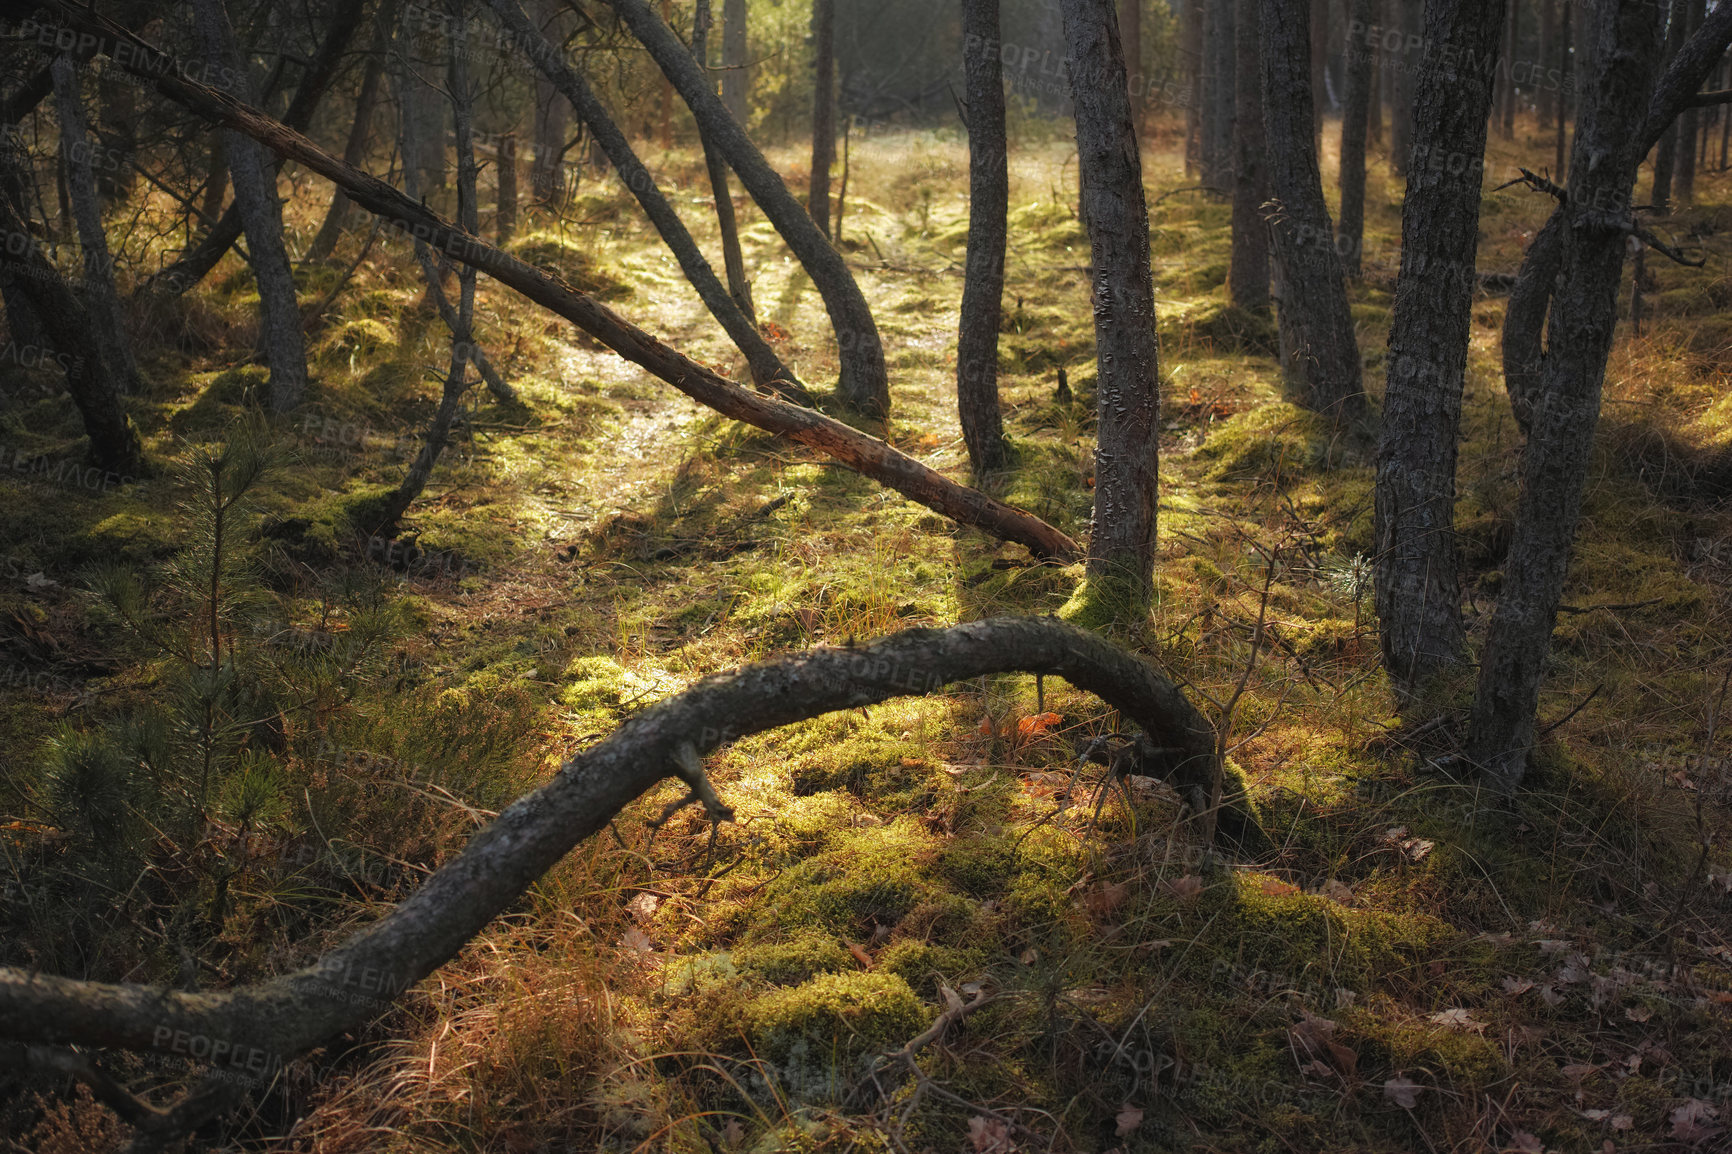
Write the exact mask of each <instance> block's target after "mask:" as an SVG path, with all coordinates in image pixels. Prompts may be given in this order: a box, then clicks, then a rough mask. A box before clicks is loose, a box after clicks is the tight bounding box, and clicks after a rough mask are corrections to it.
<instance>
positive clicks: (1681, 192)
mask: <svg viewBox="0 0 1732 1154" xmlns="http://www.w3.org/2000/svg"><path fill="white" fill-rule="evenodd" d="M1705 7H1706V6H1705V5H1704V3H1703V0H1686V2H1685V8H1684V13H1685V15H1686V16H1687V17H1688V19H1689V29H1688V31H1687V32H1686V35H1688V33H1689V32H1694V31H1695V30H1696V29H1697V28H1699V27H1701V25H1702V18H1703V16H1704V15H1705V14H1706V11H1705ZM1701 117H1702V114H1701V113H1700V112H1699V111H1697V109H1696V107H1695V106H1694V105H1692V106H1690V107H1689V108H1686V109H1685V110H1684V112H1683V115H1681V116H1679V117H1678V143H1677V162H1676V163H1677V168H1676V174H1675V175H1674V177H1673V182H1674V183H1673V188H1672V191H1673V195H1674V197H1675V198H1676V199H1677V201H1678V204H1679V205H1680V206H1681V207H1685V208H1687V207H1689V206H1690V205H1691V204H1693V203H1694V202H1695V200H1696V151H1697V148H1698V145H1699V142H1700V140H1701V135H1702V133H1701V123H1702V119H1701Z"/></svg>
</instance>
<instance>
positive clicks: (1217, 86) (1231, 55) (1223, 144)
mask: <svg viewBox="0 0 1732 1154" xmlns="http://www.w3.org/2000/svg"><path fill="white" fill-rule="evenodd" d="M1233 8H1234V0H1205V8H1204V13H1205V23H1204V25H1203V152H1202V159H1203V163H1202V176H1203V183H1204V184H1206V185H1208V186H1209V187H1210V188H1212V189H1215V190H1216V191H1219V192H1225V191H1226V190H1227V189H1228V188H1229V186H1230V185H1231V183H1232V180H1233V118H1234V108H1235V106H1236V104H1237V92H1236V90H1235V87H1234V81H1233V73H1234V71H1235V68H1234V64H1235V57H1236V55H1237V52H1238V48H1237V45H1236V43H1235V41H1234V37H1233Z"/></svg>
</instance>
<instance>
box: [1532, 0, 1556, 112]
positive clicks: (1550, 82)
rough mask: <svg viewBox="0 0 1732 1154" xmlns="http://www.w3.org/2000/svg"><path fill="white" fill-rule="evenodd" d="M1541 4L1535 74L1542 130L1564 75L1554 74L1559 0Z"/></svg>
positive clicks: (1546, 1) (1548, 0)
mask: <svg viewBox="0 0 1732 1154" xmlns="http://www.w3.org/2000/svg"><path fill="white" fill-rule="evenodd" d="M1539 5H1540V40H1539V44H1538V45H1537V46H1536V47H1535V51H1534V61H1535V63H1536V65H1537V67H1538V72H1537V73H1536V75H1535V76H1534V81H1533V83H1534V117H1535V119H1536V120H1537V121H1538V123H1539V129H1540V131H1541V132H1544V131H1545V128H1546V125H1547V124H1550V123H1551V117H1552V102H1553V101H1554V100H1556V99H1557V92H1558V89H1557V87H1555V86H1554V85H1558V84H1561V81H1562V77H1561V75H1560V76H1558V77H1554V76H1553V75H1552V43H1553V41H1555V40H1556V39H1557V35H1558V23H1557V6H1558V0H1539Z"/></svg>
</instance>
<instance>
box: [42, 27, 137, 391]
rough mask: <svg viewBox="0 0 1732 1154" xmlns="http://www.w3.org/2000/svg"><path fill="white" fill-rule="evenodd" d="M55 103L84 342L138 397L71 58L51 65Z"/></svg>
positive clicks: (119, 382) (117, 382)
mask: <svg viewBox="0 0 1732 1154" xmlns="http://www.w3.org/2000/svg"><path fill="white" fill-rule="evenodd" d="M54 103H55V105H56V106H57V111H58V112H59V114H60V117H59V118H60V151H61V154H62V155H64V156H66V157H67V158H68V161H67V166H66V183H67V187H68V190H69V191H70V194H71V199H72V215H73V217H74V219H76V220H77V222H78V241H79V249H80V252H81V255H82V257H83V259H82V261H81V262H80V269H81V271H82V272H83V274H84V304H85V316H86V317H88V318H89V321H90V333H89V337H88V341H89V343H91V344H93V345H94V346H95V347H96V348H97V349H98V350H99V351H100V353H101V354H102V359H103V362H104V363H105V364H107V366H108V368H109V371H110V372H111V373H112V374H113V376H114V382H115V386H116V387H117V388H119V389H120V391H121V392H123V393H136V392H138V391H139V379H138V365H137V364H136V363H135V362H134V361H133V359H132V341H131V339H130V338H128V336H127V333H126V318H125V317H124V316H123V315H122V313H121V310H120V296H119V294H118V293H116V292H115V290H114V259H113V257H111V256H110V255H109V252H108V236H107V233H106V232H105V231H104V230H103V226H102V205H101V203H100V202H99V201H98V199H97V191H96V172H95V169H96V167H97V166H96V164H95V163H94V160H93V154H92V143H91V140H90V137H89V136H88V135H86V133H85V127H84V104H83V99H82V96H81V94H80V92H79V84H78V73H77V71H76V69H75V68H74V66H73V63H72V58H71V57H69V56H61V57H60V58H59V59H57V60H56V61H55V62H54Z"/></svg>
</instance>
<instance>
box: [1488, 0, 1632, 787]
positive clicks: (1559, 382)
mask: <svg viewBox="0 0 1732 1154" xmlns="http://www.w3.org/2000/svg"><path fill="white" fill-rule="evenodd" d="M1591 19H1592V20H1593V24H1592V32H1593V35H1594V38H1595V40H1596V41H1597V42H1598V45H1597V46H1598V48H1599V52H1598V57H1597V58H1598V61H1599V67H1598V69H1597V70H1596V71H1597V75H1596V76H1595V78H1594V81H1593V83H1592V85H1591V87H1589V88H1588V89H1587V90H1586V91H1585V92H1583V93H1582V96H1581V105H1580V112H1579V114H1578V117H1577V127H1576V142H1575V155H1576V156H1577V157H1580V158H1582V163H1575V162H1573V161H1572V163H1571V165H1570V181H1569V185H1568V190H1567V195H1566V199H1565V200H1564V202H1563V204H1562V205H1561V206H1560V208H1559V209H1558V211H1559V212H1560V213H1561V214H1562V215H1563V218H1564V224H1563V227H1562V228H1561V229H1560V232H1559V236H1560V238H1561V242H1562V245H1561V248H1562V251H1561V261H1560V275H1559V277H1558V278H1557V282H1556V284H1557V288H1556V291H1555V293H1554V295H1553V297H1552V306H1551V325H1550V328H1551V333H1550V341H1549V347H1548V349H1547V351H1546V357H1545V369H1544V377H1543V381H1542V383H1541V387H1540V395H1539V398H1538V401H1537V403H1536V404H1535V405H1534V407H1533V431H1532V433H1531V434H1530V435H1529V436H1528V440H1527V446H1526V449H1525V450H1524V451H1523V453H1522V465H1521V477H1522V487H1521V495H1520V497H1519V498H1518V499H1517V502H1516V520H1515V528H1514V531H1513V533H1512V534H1511V537H1510V545H1509V555H1508V557H1507V559H1506V561H1505V563H1504V581H1503V586H1502V588H1501V589H1500V590H1499V593H1498V602H1497V608H1496V610H1495V611H1494V612H1493V614H1492V620H1491V625H1490V627H1489V629H1488V630H1487V633H1486V647H1485V652H1484V653H1483V654H1482V655H1481V659H1480V676H1479V691H1478V694H1477V695H1476V697H1475V698H1474V704H1473V713H1472V716H1471V719H1470V721H1469V727H1468V734H1467V740H1466V743H1465V752H1466V755H1467V758H1468V759H1469V761H1471V762H1472V763H1473V764H1475V765H1476V766H1478V767H1479V768H1480V770H1481V771H1482V772H1483V773H1484V774H1485V776H1486V780H1487V782H1488V783H1489V784H1490V786H1491V787H1492V789H1493V790H1495V791H1497V792H1499V793H1504V794H1508V793H1512V792H1513V791H1514V790H1515V789H1516V788H1517V787H1518V786H1519V785H1520V784H1521V780H1522V776H1523V774H1524V772H1525V771H1526V768H1527V760H1528V753H1529V751H1530V750H1531V748H1532V746H1533V743H1534V715H1535V711H1536V709H1537V708H1538V705H1539V690H1540V683H1541V680H1542V677H1543V675H1544V670H1545V663H1546V658H1547V656H1548V654H1549V653H1550V652H1551V637H1552V629H1553V626H1554V625H1555V623H1556V621H1557V610H1558V604H1559V602H1560V600H1561V599H1562V596H1563V587H1564V579H1565V576H1566V574H1567V572H1568V568H1569V552H1570V545H1571V542H1572V541H1573V540H1574V538H1575V532H1576V525H1577V522H1578V520H1579V518H1580V514H1581V507H1582V492H1583V489H1584V488H1585V486H1586V482H1587V475H1588V465H1589V458H1590V455H1591V453H1592V451H1593V441H1594V430H1595V427H1596V426H1597V425H1598V422H1599V416H1600V389H1601V385H1602V382H1603V381H1604V378H1605V371H1606V358H1607V356H1608V354H1609V353H1610V351H1611V346H1612V335H1613V331H1614V329H1615V328H1616V325H1617V319H1618V313H1617V309H1618V283H1619V280H1620V279H1621V276H1622V273H1623V265H1624V249H1625V242H1626V237H1627V236H1628V235H1629V232H1628V230H1629V227H1630V225H1631V220H1630V214H1629V210H1628V208H1627V207H1625V206H1628V205H1629V204H1630V203H1631V201H1630V196H1631V193H1632V192H1633V191H1634V188H1635V183H1636V170H1637V166H1638V165H1639V164H1640V163H1641V161H1642V158H1643V156H1644V154H1645V153H1646V152H1647V147H1646V144H1645V142H1643V141H1642V140H1641V136H1642V128H1643V125H1644V120H1645V118H1644V111H1645V105H1646V103H1647V101H1646V97H1647V96H1648V94H1649V93H1650V92H1652V91H1653V89H1654V73H1655V71H1656V65H1657V63H1658V61H1659V58H1660V52H1661V46H1662V40H1661V36H1660V20H1659V14H1658V12H1657V10H1656V9H1655V8H1654V7H1653V6H1652V5H1651V4H1650V3H1648V2H1647V0H1619V2H1617V3H1609V2H1608V3H1605V4H1603V5H1602V6H1601V7H1600V8H1599V10H1598V11H1595V12H1593V13H1592V16H1591ZM1589 157H1592V158H1593V159H1594V163H1591V164H1590V163H1587V158H1589ZM1607 206H1613V207H1610V208H1608V207H1607Z"/></svg>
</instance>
